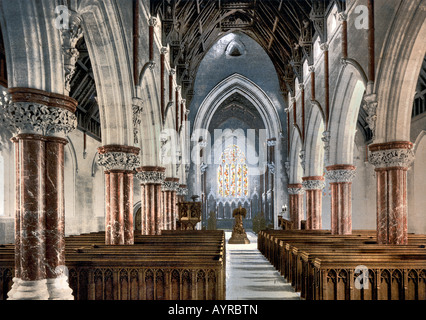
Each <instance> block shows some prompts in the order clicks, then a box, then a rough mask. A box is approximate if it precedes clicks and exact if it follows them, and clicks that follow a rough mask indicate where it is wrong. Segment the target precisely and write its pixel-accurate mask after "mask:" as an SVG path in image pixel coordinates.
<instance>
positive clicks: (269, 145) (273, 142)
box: [266, 139, 277, 147]
mask: <svg viewBox="0 0 426 320" xmlns="http://www.w3.org/2000/svg"><path fill="white" fill-rule="evenodd" d="M266 144H267V146H268V147H274V146H276V145H277V140H275V139H271V140H267V141H266Z"/></svg>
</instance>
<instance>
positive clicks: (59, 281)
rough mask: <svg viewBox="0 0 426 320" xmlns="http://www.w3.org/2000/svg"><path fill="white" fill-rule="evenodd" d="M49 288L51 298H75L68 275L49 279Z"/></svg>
mask: <svg viewBox="0 0 426 320" xmlns="http://www.w3.org/2000/svg"><path fill="white" fill-rule="evenodd" d="M47 290H48V291H49V300H74V296H73V295H72V292H73V291H72V289H71V288H70V286H69V283H68V277H67V276H61V277H58V278H55V279H47Z"/></svg>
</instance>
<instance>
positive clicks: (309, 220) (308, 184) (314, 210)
mask: <svg viewBox="0 0 426 320" xmlns="http://www.w3.org/2000/svg"><path fill="white" fill-rule="evenodd" d="M302 180H303V183H302V185H303V189H304V190H305V192H306V229H308V230H320V229H321V228H322V214H321V213H322V189H324V187H325V182H324V177H323V176H311V177H303V178H302Z"/></svg>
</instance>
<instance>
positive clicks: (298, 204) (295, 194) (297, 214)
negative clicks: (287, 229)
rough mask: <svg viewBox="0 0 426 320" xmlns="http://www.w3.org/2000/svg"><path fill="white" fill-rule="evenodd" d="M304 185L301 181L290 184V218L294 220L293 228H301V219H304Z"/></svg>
mask: <svg viewBox="0 0 426 320" xmlns="http://www.w3.org/2000/svg"><path fill="white" fill-rule="evenodd" d="M304 193H305V191H304V190H303V186H302V184H301V183H297V184H289V185H288V194H289V199H290V201H289V202H290V203H289V210H290V211H289V213H290V220H291V221H292V222H293V229H300V228H301V221H302V220H303V194H304Z"/></svg>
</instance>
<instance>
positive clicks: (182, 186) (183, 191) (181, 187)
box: [176, 184, 188, 196]
mask: <svg viewBox="0 0 426 320" xmlns="http://www.w3.org/2000/svg"><path fill="white" fill-rule="evenodd" d="M176 194H177V195H178V196H187V195H188V188H187V186H186V185H185V184H180V185H179V186H178V189H177V191H176Z"/></svg>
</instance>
